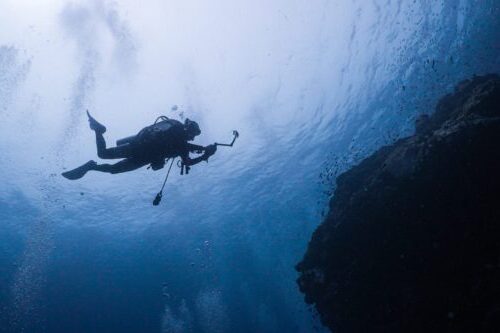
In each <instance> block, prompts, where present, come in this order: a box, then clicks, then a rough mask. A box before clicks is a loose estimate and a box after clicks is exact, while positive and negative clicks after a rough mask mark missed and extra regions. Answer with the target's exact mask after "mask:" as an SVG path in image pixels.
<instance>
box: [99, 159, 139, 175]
mask: <svg viewBox="0 0 500 333" xmlns="http://www.w3.org/2000/svg"><path fill="white" fill-rule="evenodd" d="M146 164H148V163H147V162H139V161H136V160H133V159H130V158H126V159H124V160H121V161H120V162H118V163H115V164H97V165H95V166H93V167H92V169H91V170H95V171H100V172H107V173H113V174H115V173H122V172H128V171H132V170H136V169H139V168H141V167H143V166H145V165H146Z"/></svg>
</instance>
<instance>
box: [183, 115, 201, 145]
mask: <svg viewBox="0 0 500 333" xmlns="http://www.w3.org/2000/svg"><path fill="white" fill-rule="evenodd" d="M184 131H185V132H186V137H187V140H188V141H191V140H194V137H195V136H197V135H200V134H201V131H200V126H198V123H197V122H196V121H193V120H190V119H189V118H186V120H185V121H184Z"/></svg>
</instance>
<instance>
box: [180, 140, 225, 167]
mask: <svg viewBox="0 0 500 333" xmlns="http://www.w3.org/2000/svg"><path fill="white" fill-rule="evenodd" d="M190 145H191V144H190ZM193 146H196V145H193ZM197 147H200V148H201V149H196V150H203V151H204V152H205V153H204V154H203V155H201V156H198V157H196V158H190V157H189V152H186V153H185V154H183V155H182V156H181V158H182V163H184V165H187V166H191V165H195V164H198V163H200V162H201V161H207V162H208V158H209V157H210V156H212V155H213V154H215V152H216V151H217V146H216V145H215V144H213V145H208V146H206V147H202V146H197Z"/></svg>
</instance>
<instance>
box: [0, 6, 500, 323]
mask: <svg viewBox="0 0 500 333" xmlns="http://www.w3.org/2000/svg"><path fill="white" fill-rule="evenodd" d="M499 17H500V5H499V3H498V1H495V0H481V1H480V0H477V1H469V0H460V1H458V0H453V1H451V0H450V1H447V0H432V1H431V0H428V1H425V0H419V1H406V0H405V1H402V0H401V1H396V0H392V1H391V0H385V1H382V0H373V1H364V0H363V1H361V0H359V1H354V0H339V1H319V0H317V1H316V0H315V1H293V2H290V1H284V0H283V1H281V0H276V1H273V2H272V3H270V2H269V1H236V2H235V1H229V0H227V1H223V0H220V1H215V2H212V1H211V2H206V1H194V0H191V1H178V2H173V1H168V2H165V1H144V2H141V6H140V7H139V5H138V4H137V3H136V2H133V1H131V0H130V1H120V2H113V1H97V0H93V1H75V2H71V3H66V2H64V1H57V0H54V1H47V2H46V3H44V4H32V3H31V2H29V1H18V2H13V1H12V2H10V1H7V2H2V3H0V116H1V119H2V120H1V121H0V152H1V154H0V156H1V158H0V170H1V171H2V172H1V174H0V183H1V184H2V187H1V188H2V191H0V331H1V332H22V331H24V332H313V331H318V332H322V331H324V330H325V329H324V328H322V327H321V324H320V323H319V322H318V320H317V316H316V314H315V313H314V311H313V310H312V309H310V308H309V307H307V306H306V305H305V303H304V302H303V296H302V295H301V294H300V293H299V291H298V288H297V286H296V283H295V279H296V277H297V275H296V273H295V271H294V265H295V264H296V263H297V262H298V261H299V260H300V259H301V257H302V255H303V254H304V252H305V250H306V246H307V242H308V240H309V238H310V236H311V234H312V232H313V231H314V229H315V228H316V227H317V226H318V224H319V223H320V222H321V218H322V215H323V214H324V213H325V211H326V209H327V207H328V205H327V203H328V200H329V197H330V195H331V190H332V188H333V186H334V179H335V176H336V175H337V174H338V173H339V172H341V171H342V170H345V169H346V168H348V167H349V166H351V165H353V164H355V163H357V162H358V161H359V160H360V159H362V158H363V157H365V156H367V154H369V153H370V152H372V151H373V150H375V149H377V148H378V147H380V146H381V145H383V144H386V143H390V142H392V141H394V140H395V139H397V138H398V137H401V136H405V135H408V134H411V133H412V131H413V121H414V119H415V117H416V116H417V115H419V114H421V113H426V112H429V111H430V110H432V109H433V107H434V105H435V103H436V101H437V99H438V98H439V97H440V96H442V95H443V94H445V93H447V92H449V91H451V90H452V88H453V86H454V85H455V84H456V83H457V82H458V81H460V80H462V79H465V78H468V77H470V76H472V75H474V74H478V75H479V74H484V73H489V72H497V73H498V72H500V52H499V51H500V22H499ZM174 106H177V107H174ZM87 108H88V109H90V110H91V111H92V112H93V114H94V116H95V117H96V118H97V119H98V120H100V121H102V122H103V123H104V124H106V125H107V127H108V132H107V133H106V139H107V140H108V142H109V143H110V144H112V143H114V141H115V140H116V139H119V138H122V137H125V136H128V135H131V134H134V133H136V132H137V131H138V130H139V129H140V128H142V127H143V126H146V125H148V124H150V123H151V122H152V121H153V120H154V119H155V118H156V117H157V116H158V115H161V114H165V115H167V116H170V117H174V118H177V119H183V118H185V117H189V118H190V119H194V120H197V121H198V122H199V123H200V126H201V129H202V135H201V136H200V137H199V140H197V143H199V144H209V143H212V142H214V141H218V142H223V141H229V140H230V139H231V133H232V130H233V129H237V130H239V132H240V134H241V137H240V138H239V139H238V140H237V142H236V144H235V146H234V147H233V148H231V149H229V148H227V149H223V148H220V149H219V151H218V152H217V154H216V155H215V156H214V157H213V158H211V159H210V162H209V163H208V164H205V163H203V164H200V165H196V166H195V167H193V169H192V171H191V173H190V174H189V175H188V176H186V175H184V176H180V175H179V170H178V169H177V168H176V169H174V172H173V173H172V175H171V177H170V179H169V181H168V183H167V185H166V188H165V191H164V198H163V201H162V203H161V205H160V206H158V207H153V206H152V205H151V202H152V200H153V198H154V196H155V194H156V193H157V192H158V190H159V187H160V186H161V182H162V180H163V177H164V174H165V170H162V171H158V172H153V171H151V170H146V169H145V168H144V169H141V170H138V171H135V172H131V173H126V174H120V175H105V174H98V173H89V174H88V175H87V176H86V177H84V178H83V179H81V180H78V181H74V182H71V181H68V180H66V179H64V178H62V177H61V176H60V172H62V171H63V170H64V169H65V168H72V167H75V166H77V165H80V164H81V163H83V162H86V161H87V160H89V159H95V158H96V153H95V144H94V137H93V133H92V132H91V131H90V130H89V129H88V126H87V123H86V118H85V117H86V116H85V113H84V110H85V109H87Z"/></svg>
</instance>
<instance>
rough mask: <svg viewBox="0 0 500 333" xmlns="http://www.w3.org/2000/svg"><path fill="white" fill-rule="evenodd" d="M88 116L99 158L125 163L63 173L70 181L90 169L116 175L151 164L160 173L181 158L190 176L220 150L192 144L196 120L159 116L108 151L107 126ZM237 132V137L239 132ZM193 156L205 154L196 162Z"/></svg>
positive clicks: (86, 166)
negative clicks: (170, 160)
mask: <svg viewBox="0 0 500 333" xmlns="http://www.w3.org/2000/svg"><path fill="white" fill-rule="evenodd" d="M87 116H88V119H89V125H90V129H92V130H93V131H94V132H95V137H96V145H97V156H99V157H100V158H102V159H118V158H121V159H122V160H121V161H119V162H117V163H115V164H97V163H96V162H95V161H93V160H91V161H88V162H87V163H85V164H84V165H82V166H80V167H78V168H76V169H73V170H70V171H67V172H64V173H62V175H63V176H64V177H66V178H67V179H71V180H74V179H79V178H82V177H83V176H84V175H85V174H86V173H87V172H88V171H90V170H94V171H100V172H107V173H112V174H115V173H122V172H128V171H132V170H136V169H138V168H140V167H143V166H145V165H148V164H150V166H151V168H152V169H153V170H158V169H161V168H163V166H164V165H165V159H167V158H175V157H180V158H181V167H182V171H184V169H185V171H186V173H187V172H189V167H190V166H191V165H195V164H197V163H200V162H201V161H208V158H209V157H210V156H212V155H213V154H214V153H215V152H216V151H217V145H218V144H217V143H214V144H211V145H208V146H206V147H203V146H199V145H195V144H192V143H189V142H188V141H192V140H194V138H195V137H196V136H197V135H199V134H200V133H201V131H200V127H199V126H198V124H197V123H196V122H195V121H192V120H189V119H186V120H185V122H184V124H183V123H181V122H179V121H177V120H174V119H169V118H167V117H165V116H162V117H158V119H157V120H156V121H155V123H154V124H153V125H151V126H147V127H145V128H143V129H142V130H141V131H140V132H139V133H138V134H137V135H134V136H131V137H127V138H125V139H121V140H118V141H117V142H116V144H117V146H116V147H111V148H106V141H105V140H104V136H103V134H104V133H105V132H106V127H105V126H104V125H102V124H100V123H99V122H98V121H97V120H95V119H94V118H93V117H92V116H91V115H90V113H89V112H88V111H87ZM235 133H236V134H237V132H236V131H235ZM236 134H235V138H236V137H237V135H236ZM233 142H234V140H233ZM231 145H232V144H231ZM189 153H198V154H201V153H203V155H201V156H198V157H196V158H193V159H192V158H190V157H189Z"/></svg>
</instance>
